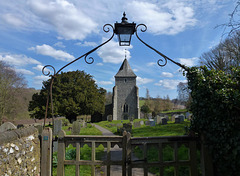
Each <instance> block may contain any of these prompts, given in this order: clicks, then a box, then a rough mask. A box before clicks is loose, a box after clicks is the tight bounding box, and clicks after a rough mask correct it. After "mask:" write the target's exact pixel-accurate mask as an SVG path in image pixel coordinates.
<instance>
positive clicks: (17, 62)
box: [0, 53, 41, 66]
mask: <svg viewBox="0 0 240 176" xmlns="http://www.w3.org/2000/svg"><path fill="white" fill-rule="evenodd" d="M0 60H2V61H4V62H6V63H8V64H10V65H14V66H25V65H29V64H41V63H40V62H39V61H37V60H35V59H33V58H30V57H27V56H25V55H22V54H19V55H18V54H3V53H0Z"/></svg>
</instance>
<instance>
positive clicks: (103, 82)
mask: <svg viewBox="0 0 240 176" xmlns="http://www.w3.org/2000/svg"><path fill="white" fill-rule="evenodd" d="M98 84H101V85H111V84H113V83H112V82H111V81H99V82H98Z"/></svg>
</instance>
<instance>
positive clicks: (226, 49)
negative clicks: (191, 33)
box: [200, 31, 240, 72]
mask: <svg viewBox="0 0 240 176" xmlns="http://www.w3.org/2000/svg"><path fill="white" fill-rule="evenodd" d="M200 63H201V65H206V66H207V67H208V68H209V69H216V70H223V71H226V72H229V71H230V68H231V67H232V66H234V67H236V66H239V65H240V31H236V32H235V33H234V35H232V36H229V37H227V38H226V39H225V40H224V41H223V42H221V43H220V44H219V45H217V46H216V47H215V48H213V49H211V50H210V51H208V52H205V53H203V54H202V56H201V57H200Z"/></svg>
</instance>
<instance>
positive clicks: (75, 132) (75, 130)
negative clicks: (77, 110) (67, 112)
mask: <svg viewBox="0 0 240 176" xmlns="http://www.w3.org/2000/svg"><path fill="white" fill-rule="evenodd" d="M80 129H81V122H79V121H74V122H73V124H72V135H79V134H80Z"/></svg>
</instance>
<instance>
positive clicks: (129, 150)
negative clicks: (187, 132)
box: [57, 130, 213, 176]
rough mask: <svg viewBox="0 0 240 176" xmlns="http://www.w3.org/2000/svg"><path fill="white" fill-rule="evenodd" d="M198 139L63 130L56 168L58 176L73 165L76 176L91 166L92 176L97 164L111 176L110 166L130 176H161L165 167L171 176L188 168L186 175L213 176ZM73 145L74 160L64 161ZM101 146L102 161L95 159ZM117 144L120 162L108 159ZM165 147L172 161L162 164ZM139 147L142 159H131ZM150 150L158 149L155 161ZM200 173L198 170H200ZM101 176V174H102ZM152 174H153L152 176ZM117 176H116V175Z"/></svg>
mask: <svg viewBox="0 0 240 176" xmlns="http://www.w3.org/2000/svg"><path fill="white" fill-rule="evenodd" d="M199 141H200V140H199V138H196V137H189V136H179V137H141V138H139V137H138V138H134V137H131V134H130V133H126V132H124V134H123V136H82V135H81V136H80V135H66V134H65V132H64V131H63V130H62V131H61V132H60V133H59V136H58V155H57V156H58V165H57V176H64V175H65V173H64V167H65V166H66V165H75V175H76V176H79V175H80V174H79V173H80V166H83V165H88V166H91V174H92V176H95V174H96V172H95V168H96V166H98V165H101V166H106V172H105V173H104V175H107V176H109V175H110V174H111V167H112V166H113V165H115V166H120V167H121V172H122V175H123V176H126V175H128V176H132V175H134V174H133V170H134V169H135V168H142V175H144V176H147V175H148V174H149V171H150V169H151V168H153V167H154V168H157V174H158V175H160V176H164V168H167V167H172V168H173V170H174V176H182V175H181V172H180V168H181V167H188V168H189V169H188V173H189V174H188V175H191V176H197V175H198V173H199V172H201V175H202V176H212V175H213V173H212V168H211V163H210V164H209V161H210V160H209V157H208V155H207V153H206V150H205V149H206V148H205V147H204V145H203V144H201V143H200V142H199ZM69 144H72V145H73V146H75V147H76V159H75V160H65V151H66V147H67V146H68V145H69ZM84 144H87V145H88V146H90V147H91V148H92V150H91V152H92V154H91V160H87V161H86V160H81V158H80V153H81V151H80V149H81V148H80V147H82V146H83V145H84ZM100 144H102V145H103V146H104V148H105V150H106V158H105V159H104V160H96V157H95V156H96V155H95V148H96V147H97V146H99V145H100ZM115 145H117V146H118V147H119V148H120V150H121V156H122V157H121V159H120V160H117V161H116V160H113V159H112V157H111V149H112V148H113V147H114V146H115ZM182 145H183V146H185V147H186V148H188V153H189V157H188V159H186V160H181V159H180V158H179V155H178V151H179V148H180V147H181V146H182ZM197 145H198V146H199V145H200V146H201V147H199V148H200V151H199V153H201V163H199V164H198V163H197ZM166 146H169V147H172V149H173V160H172V161H165V160H164V159H163V158H164V156H163V155H164V152H163V151H164V148H165V147H166ZM136 147H138V148H139V149H140V150H141V151H142V155H143V157H142V158H141V159H138V158H137V159H136V157H135V159H134V155H133V153H134V150H135V149H136ZM151 147H155V148H156V149H157V151H156V155H157V156H158V160H156V161H150V160H148V152H149V150H150V151H151ZM199 170H200V171H199ZM102 174H103V173H102ZM152 175H153V174H152ZM115 176H116V175H115Z"/></svg>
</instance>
